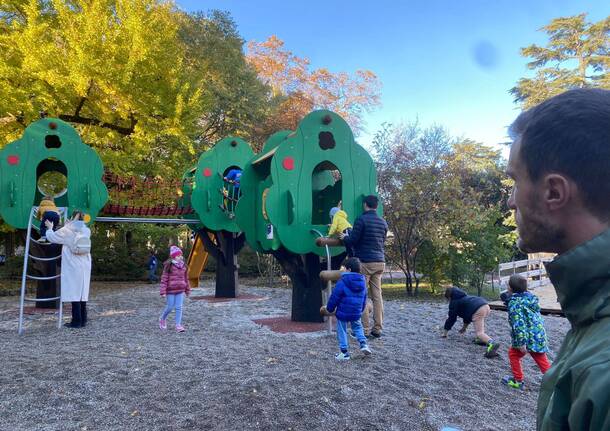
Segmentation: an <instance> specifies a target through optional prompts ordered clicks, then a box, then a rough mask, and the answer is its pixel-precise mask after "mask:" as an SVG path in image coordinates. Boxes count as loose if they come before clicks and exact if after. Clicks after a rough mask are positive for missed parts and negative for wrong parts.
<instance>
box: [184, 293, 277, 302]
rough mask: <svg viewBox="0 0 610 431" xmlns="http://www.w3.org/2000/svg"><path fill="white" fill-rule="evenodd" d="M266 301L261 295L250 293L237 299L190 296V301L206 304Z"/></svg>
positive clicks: (240, 295) (241, 294)
mask: <svg viewBox="0 0 610 431" xmlns="http://www.w3.org/2000/svg"><path fill="white" fill-rule="evenodd" d="M264 299H266V298H265V297H264V296H261V295H253V294H250V293H240V294H238V295H237V298H217V297H215V296H214V295H197V296H195V295H192V296H191V300H193V301H207V302H229V301H263V300H264Z"/></svg>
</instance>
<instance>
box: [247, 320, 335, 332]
mask: <svg viewBox="0 0 610 431" xmlns="http://www.w3.org/2000/svg"><path fill="white" fill-rule="evenodd" d="M252 321H253V322H254V323H256V324H258V325H262V326H266V327H267V328H269V329H271V330H272V331H273V332H279V333H280V334H288V333H291V332H296V333H301V334H302V333H306V332H319V331H324V330H325V329H327V328H328V324H327V323H307V322H293V321H292V320H290V316H280V317H267V318H265V319H253V320H252Z"/></svg>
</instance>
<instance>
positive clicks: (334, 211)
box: [329, 207, 341, 218]
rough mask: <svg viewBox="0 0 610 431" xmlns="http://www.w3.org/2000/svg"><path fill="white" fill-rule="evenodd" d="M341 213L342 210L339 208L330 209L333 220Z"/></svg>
mask: <svg viewBox="0 0 610 431" xmlns="http://www.w3.org/2000/svg"><path fill="white" fill-rule="evenodd" d="M339 211H341V209H339V207H332V208H331V209H330V213H329V214H330V218H333V217H334V216H335V214H337V213H338V212H339Z"/></svg>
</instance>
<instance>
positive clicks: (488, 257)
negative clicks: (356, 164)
mask: <svg viewBox="0 0 610 431" xmlns="http://www.w3.org/2000/svg"><path fill="white" fill-rule="evenodd" d="M374 143H375V148H376V150H377V153H378V159H377V160H378V166H377V169H378V175H379V188H380V194H381V196H382V198H383V200H384V205H385V217H386V220H387V221H388V224H389V227H390V231H391V232H392V233H393V235H394V236H393V238H392V239H391V240H390V241H389V242H388V246H387V248H386V253H387V255H388V258H389V259H390V260H391V261H392V263H394V264H396V265H397V266H398V267H399V268H401V269H402V271H403V272H404V273H405V275H406V277H407V281H406V289H407V293H408V294H417V291H418V287H419V282H420V279H419V277H414V275H415V274H420V273H423V275H424V277H425V279H426V280H427V281H429V282H430V286H431V290H432V292H433V293H434V292H436V291H437V290H439V289H440V288H441V285H442V284H443V283H444V282H445V281H446V280H451V282H452V283H454V284H458V285H464V284H467V285H471V286H472V287H474V288H476V289H481V288H482V286H483V281H484V277H485V275H486V274H487V273H488V272H490V271H492V270H493V269H494V268H495V266H496V265H497V264H498V263H499V262H500V261H501V260H504V259H507V258H508V257H509V256H510V253H511V251H512V248H511V247H510V246H508V244H507V242H506V239H505V235H506V234H507V232H508V231H509V230H510V228H509V227H507V226H505V225H504V224H503V219H504V218H505V216H507V215H508V214H509V213H510V212H509V211H508V208H507V206H506V198H507V196H508V188H507V187H508V185H509V184H508V183H506V182H505V181H504V173H503V171H504V166H503V161H502V159H501V157H500V152H499V151H496V150H493V149H491V148H489V147H486V146H484V145H482V144H479V143H476V142H473V141H471V140H462V141H458V140H456V139H454V138H452V137H451V136H450V135H449V134H448V132H447V131H446V130H445V129H444V128H442V127H440V126H432V127H429V128H426V129H424V128H422V127H421V126H420V125H419V124H418V123H411V124H406V125H399V126H395V127H393V126H387V125H386V126H385V127H384V128H383V129H382V130H381V131H380V132H378V133H377V135H376V137H375V140H374Z"/></svg>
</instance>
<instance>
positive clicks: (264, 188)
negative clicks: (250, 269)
mask: <svg viewBox="0 0 610 431" xmlns="http://www.w3.org/2000/svg"><path fill="white" fill-rule="evenodd" d="M267 144H268V145H266V146H265V148H264V149H263V152H261V154H259V155H256V156H254V157H253V158H252V160H251V161H250V163H249V164H248V166H247V167H246V169H245V170H244V174H243V176H242V181H241V184H242V185H241V187H242V198H241V200H240V202H239V204H238V206H237V211H236V213H237V222H238V223H239V226H240V228H241V229H242V230H243V231H244V232H245V234H246V240H247V242H248V244H249V245H250V246H251V247H252V248H254V249H255V250H258V251H269V250H272V249H277V248H278V247H279V246H280V245H282V246H284V247H285V248H286V249H288V250H289V251H292V252H294V253H297V254H305V253H317V254H319V255H321V256H322V255H324V253H325V251H324V249H323V248H320V247H317V246H316V245H315V238H316V235H315V234H314V233H313V232H312V230H318V231H320V232H321V233H322V234H326V233H327V232H328V227H327V225H328V224H330V218H329V215H328V213H329V210H330V209H331V208H332V207H333V206H336V205H337V203H338V202H339V200H341V201H342V203H343V209H344V210H345V211H346V212H347V213H348V216H349V220H350V222H352V223H353V222H354V220H355V218H356V217H357V216H358V215H360V214H361V213H362V200H363V198H364V197H365V196H366V195H369V194H376V186H377V174H376V172H375V166H374V163H373V160H372V158H371V156H370V155H369V154H368V152H367V151H366V150H364V148H362V147H361V146H360V145H358V144H357V143H356V142H355V140H354V136H353V133H352V131H351V129H350V127H349V126H348V124H347V123H346V122H345V121H344V120H343V119H342V118H341V117H340V116H339V115H337V114H335V113H333V112H330V111H325V110H320V111H314V112H312V113H310V114H309V115H307V116H306V117H305V118H304V119H303V120H302V121H301V122H300V123H299V126H298V128H297V130H296V131H295V132H292V133H291V132H279V133H277V134H275V135H273V136H272V137H271V138H270V139H269V141H268V143H267ZM264 194H266V198H265V199H263V195H264ZM263 201H264V203H263ZM263 208H264V209H265V211H264V212H265V214H263ZM268 225H272V226H273V238H272V239H268V238H267V232H268V230H267V229H268ZM342 251H343V250H342V249H341V248H334V249H333V250H332V254H333V255H337V254H339V253H341V252H342Z"/></svg>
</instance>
